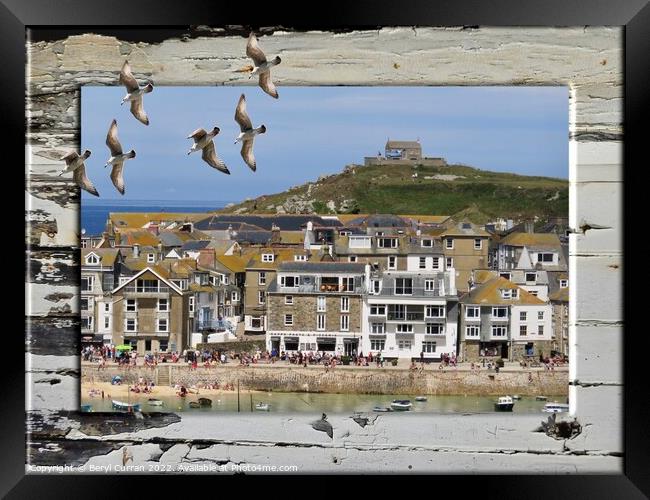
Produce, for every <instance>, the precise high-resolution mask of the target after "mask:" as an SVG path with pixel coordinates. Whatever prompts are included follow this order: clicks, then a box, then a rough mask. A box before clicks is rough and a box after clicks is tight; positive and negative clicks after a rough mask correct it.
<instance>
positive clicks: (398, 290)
mask: <svg viewBox="0 0 650 500" xmlns="http://www.w3.org/2000/svg"><path fill="white" fill-rule="evenodd" d="M395 295H413V279H412V278H395Z"/></svg>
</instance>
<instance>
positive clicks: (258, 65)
mask: <svg viewBox="0 0 650 500" xmlns="http://www.w3.org/2000/svg"><path fill="white" fill-rule="evenodd" d="M246 55H247V56H248V57H250V58H251V59H252V60H253V64H254V65H253V66H250V65H249V66H246V67H244V68H242V69H240V70H237V71H239V72H241V73H250V74H249V75H248V78H249V79H250V78H252V77H253V75H258V76H259V86H260V87H261V88H262V90H263V91H264V92H266V93H267V94H268V95H270V96H271V97H275V98H276V99H277V98H278V97H279V96H278V91H277V90H276V89H275V85H273V82H272V81H271V68H272V67H273V66H277V65H278V64H280V62H281V61H282V59H280V58H279V57H278V56H276V57H275V58H273V59H272V60H271V61H267V60H266V55H264V52H262V49H261V48H260V46H259V44H258V43H257V37H256V36H255V33H252V32H251V34H250V36H249V37H248V43H247V44H246Z"/></svg>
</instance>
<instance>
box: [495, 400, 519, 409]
mask: <svg viewBox="0 0 650 500" xmlns="http://www.w3.org/2000/svg"><path fill="white" fill-rule="evenodd" d="M514 406H515V402H514V401H513V399H512V398H511V397H510V396H501V397H500V398H499V399H497V402H496V403H494V409H495V410H496V411H512V409H513V407H514Z"/></svg>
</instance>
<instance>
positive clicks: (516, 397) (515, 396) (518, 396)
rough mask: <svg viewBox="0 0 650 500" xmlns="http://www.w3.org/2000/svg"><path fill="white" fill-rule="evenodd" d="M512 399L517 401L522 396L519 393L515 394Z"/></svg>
mask: <svg viewBox="0 0 650 500" xmlns="http://www.w3.org/2000/svg"><path fill="white" fill-rule="evenodd" d="M512 399H514V400H515V401H519V400H520V399H521V396H520V395H519V394H515V395H514V396H512Z"/></svg>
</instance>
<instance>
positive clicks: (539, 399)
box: [535, 396, 548, 401]
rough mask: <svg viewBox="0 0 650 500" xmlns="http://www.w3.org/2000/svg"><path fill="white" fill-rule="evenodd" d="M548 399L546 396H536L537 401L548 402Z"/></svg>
mask: <svg viewBox="0 0 650 500" xmlns="http://www.w3.org/2000/svg"><path fill="white" fill-rule="evenodd" d="M547 399H548V398H547V397H546V396H535V401H546V400H547Z"/></svg>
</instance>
